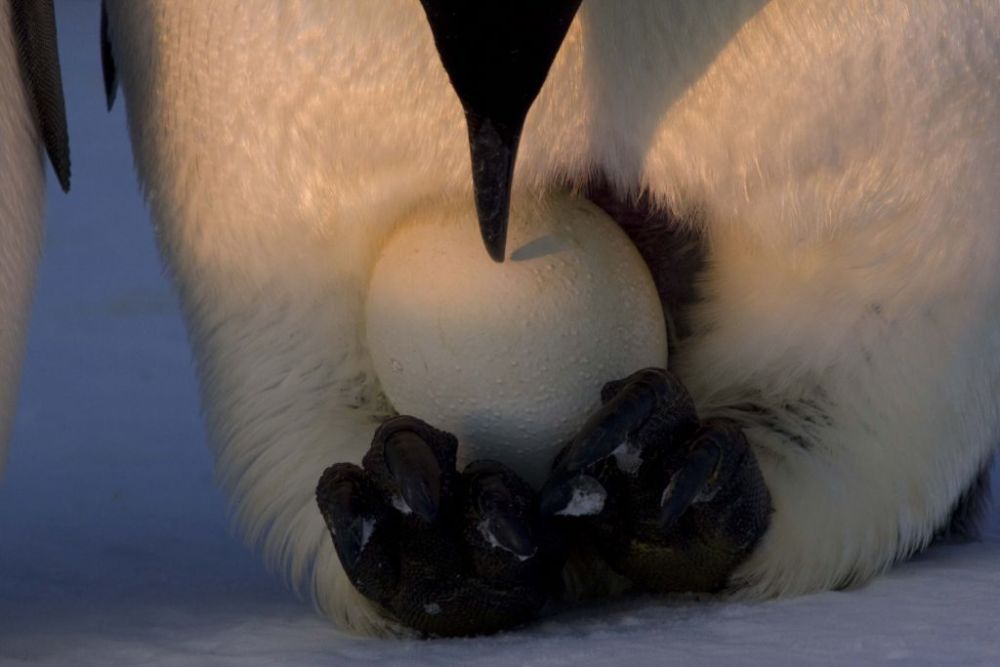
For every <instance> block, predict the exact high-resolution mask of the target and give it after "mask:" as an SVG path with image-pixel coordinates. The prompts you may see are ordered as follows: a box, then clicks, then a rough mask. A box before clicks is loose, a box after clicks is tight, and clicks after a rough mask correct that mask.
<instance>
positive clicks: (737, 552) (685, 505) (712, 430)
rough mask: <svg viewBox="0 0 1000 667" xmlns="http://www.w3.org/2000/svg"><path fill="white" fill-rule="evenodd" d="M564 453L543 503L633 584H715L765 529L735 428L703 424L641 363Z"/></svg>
mask: <svg viewBox="0 0 1000 667" xmlns="http://www.w3.org/2000/svg"><path fill="white" fill-rule="evenodd" d="M601 399H602V407H601V408H599V409H598V411H597V412H596V413H595V414H594V415H593V416H592V417H591V418H590V420H588V422H587V423H586V424H585V425H584V427H583V428H582V429H581V431H580V433H579V434H578V435H577V436H576V437H575V438H574V439H573V440H572V441H571V442H570V443H569V444H568V445H567V446H566V447H565V448H564V449H563V450H562V451H561V452H560V454H559V456H558V457H557V459H556V461H555V464H554V465H553V469H552V473H551V475H550V477H549V479H548V481H547V482H546V484H545V486H544V488H543V489H542V492H541V500H540V511H541V514H542V515H543V517H552V518H553V519H555V520H556V521H558V525H559V526H560V528H561V529H562V532H564V534H565V535H567V537H568V539H569V540H570V541H571V547H570V548H573V546H572V544H573V543H575V544H577V545H578V546H579V547H581V548H586V549H589V550H593V549H594V546H595V545H596V548H597V550H598V552H599V553H600V555H601V556H602V557H603V558H604V559H605V560H606V561H607V562H608V564H609V565H610V566H611V567H612V568H613V569H615V570H616V571H618V572H619V573H621V574H623V575H624V576H626V577H627V578H628V579H629V580H630V581H631V582H632V584H633V585H634V586H635V587H636V588H637V589H639V590H647V591H654V592H680V591H705V592H714V591H718V590H721V589H722V588H724V587H725V586H726V583H727V581H728V579H729V576H730V575H731V574H732V572H733V570H734V569H735V568H736V567H737V566H738V565H739V564H740V563H741V562H743V560H744V559H745V558H746V557H747V556H748V555H749V554H750V552H751V551H752V550H753V548H754V546H755V545H756V543H757V541H758V540H759V539H760V537H761V536H762V535H763V533H764V531H765V530H766V528H767V526H768V523H769V518H770V514H771V506H770V494H769V493H768V490H767V486H766V485H765V483H764V479H763V477H762V475H761V473H760V469H759V468H758V466H757V461H756V458H755V457H754V454H753V452H752V450H751V449H750V447H749V445H748V443H747V441H746V438H745V437H744V435H743V433H742V431H741V429H740V428H739V426H738V425H736V424H735V423H733V422H730V421H727V420H706V421H704V422H702V421H699V419H698V417H697V415H696V413H695V409H694V405H693V403H692V401H691V398H690V396H689V395H688V393H687V390H686V389H685V388H684V386H683V385H682V384H681V383H680V382H679V381H678V380H677V379H676V378H675V377H674V376H673V375H672V374H670V373H669V372H667V371H665V370H661V369H644V370H641V371H638V372H636V373H634V374H632V375H630V376H629V377H627V378H625V379H624V380H620V381H616V382H611V383H608V384H607V385H605V387H604V389H603V390H602V393H601Z"/></svg>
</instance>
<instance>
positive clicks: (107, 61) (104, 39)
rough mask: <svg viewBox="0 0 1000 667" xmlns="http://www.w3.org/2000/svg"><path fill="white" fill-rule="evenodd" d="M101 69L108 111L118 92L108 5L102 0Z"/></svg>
mask: <svg viewBox="0 0 1000 667" xmlns="http://www.w3.org/2000/svg"><path fill="white" fill-rule="evenodd" d="M101 69H103V70H104V99H105V100H106V101H107V103H108V111H111V108H112V107H113V106H114V105H115V95H116V94H117V93H118V70H117V68H116V67H115V58H114V55H112V53H111V40H110V39H108V7H107V4H106V3H105V2H104V0H101Z"/></svg>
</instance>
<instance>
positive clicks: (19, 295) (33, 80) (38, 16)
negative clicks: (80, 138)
mask: <svg viewBox="0 0 1000 667" xmlns="http://www.w3.org/2000/svg"><path fill="white" fill-rule="evenodd" d="M0 91H2V99H0V470H2V469H3V465H4V462H5V460H6V450H7V441H8V439H9V437H10V432H11V426H12V422H13V419H14V405H15V395H16V393H17V385H18V377H19V375H20V368H21V358H22V356H23V353H24V336H25V332H26V329H27V321H28V310H29V306H30V303H31V294H32V290H33V286H34V281H35V270H36V265H37V263H38V257H39V253H40V252H41V242H42V217H43V213H44V204H45V171H44V167H45V163H44V161H43V151H47V152H48V155H49V158H50V159H51V162H52V166H53V168H54V169H55V172H56V176H57V178H58V179H59V183H60V185H61V186H62V188H63V190H68V189H69V176H70V163H69V140H68V134H67V131H66V111H65V105H64V102H63V93H62V77H61V74H60V70H59V53H58V50H57V48H56V24H55V14H54V8H53V6H52V0H5V1H4V2H0Z"/></svg>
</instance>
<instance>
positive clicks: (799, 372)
mask: <svg viewBox="0 0 1000 667" xmlns="http://www.w3.org/2000/svg"><path fill="white" fill-rule="evenodd" d="M108 9H109V17H110V25H111V39H112V42H113V46H114V53H115V57H116V61H117V63H118V67H119V71H120V74H121V80H122V85H123V88H124V91H125V98H126V103H127V106H128V116H129V123H130V129H131V133H132V140H133V146H134V150H135V156H136V163H137V166H138V170H139V172H140V175H141V178H142V182H143V186H144V188H145V192H146V194H147V197H148V199H149V202H150V206H151V208H152V211H153V217H154V221H155V224H156V227H157V230H158V233H159V238H160V242H161V245H162V249H163V252H164V255H165V257H166V260H167V263H168V266H169V267H170V269H171V271H172V273H173V275H174V277H175V280H176V284H177V287H178V289H179V291H180V294H181V296H182V299H183V303H184V308H185V311H186V315H187V318H188V322H189V328H190V332H191V337H192V340H193V343H194V348H195V354H196V356H197V360H198V367H199V370H200V374H201V379H202V390H203V394H204V405H205V410H206V412H207V415H208V421H209V424H210V428H211V433H212V438H213V440H214V443H215V446H216V448H217V449H216V452H217V456H218V470H219V474H220V476H221V478H222V481H223V482H224V483H225V485H226V487H227V488H228V489H229V490H230V492H231V494H232V498H233V503H234V507H235V508H236V513H237V516H238V519H239V522H240V525H241V526H242V527H243V529H244V531H245V532H246V534H247V536H248V537H249V538H250V539H251V540H253V541H254V542H258V543H260V544H262V545H263V548H264V551H265V553H266V555H267V556H268V558H269V559H270V560H271V561H272V562H273V563H275V564H277V565H279V566H280V567H281V568H282V569H283V570H284V571H285V572H287V573H288V575H289V577H290V578H291V579H292V580H293V581H295V582H297V583H304V584H306V585H308V586H309V587H310V588H311V589H312V590H313V591H314V593H315V596H316V600H317V603H318V604H319V606H320V607H321V608H322V609H323V610H324V611H325V612H327V613H328V614H329V615H330V616H332V617H333V618H334V619H335V620H336V621H337V622H339V623H341V624H342V625H345V626H347V627H351V628H354V629H357V630H360V631H365V632H389V631H391V630H392V629H393V628H392V627H391V626H390V625H389V624H388V623H387V622H386V621H385V620H383V619H382V618H380V617H379V616H378V615H377V614H376V613H374V611H373V610H372V609H371V608H370V606H369V605H368V604H367V603H366V602H365V601H363V600H362V599H361V598H360V596H358V595H357V593H356V592H355V591H354V590H353V588H352V587H351V585H350V584H349V583H348V582H347V580H346V578H345V576H344V574H343V572H342V570H341V569H340V566H339V564H338V562H337V559H336V555H335V554H334V551H333V548H332V546H331V544H330V541H329V538H328V537H327V535H326V530H325V527H324V525H323V521H322V519H321V518H320V516H319V513H318V512H317V511H316V509H315V507H314V503H313V497H312V494H313V488H314V485H315V481H316V478H317V476H318V474H319V472H320V471H322V469H323V468H324V467H325V466H326V465H328V464H329V463H331V462H333V461H338V460H354V461H356V460H358V459H360V457H361V455H362V453H363V452H364V451H365V449H366V448H367V446H368V443H369V440H370V437H371V434H372V432H373V431H374V428H375V426H376V425H377V423H378V420H379V418H380V417H381V416H382V415H383V414H384V413H385V411H386V405H385V403H384V401H383V400H382V398H381V395H380V392H379V386H378V378H377V377H376V376H375V374H374V373H373V372H372V368H371V364H370V360H369V358H368V355H367V352H366V350H365V349H364V346H363V337H362V336H361V332H360V330H359V327H360V324H361V319H362V313H363V305H364V292H363V290H364V286H365V284H366V281H367V276H368V273H369V271H370V269H371V266H372V261H373V254H374V252H375V249H376V248H377V247H378V245H379V243H380V241H381V239H383V238H384V237H385V235H386V234H388V233H389V232H390V231H391V230H392V228H393V226H394V224H395V221H397V220H398V219H400V218H401V217H403V216H404V214H405V213H406V212H407V211H409V210H411V209H412V208H413V207H415V206H418V205H422V204H424V203H425V202H427V201H428V200H434V199H436V198H442V197H448V198H466V199H467V200H468V201H470V202H471V192H470V186H471V183H470V179H469V157H468V146H467V144H466V133H465V127H464V122H463V118H462V112H461V108H460V106H459V103H458V101H457V99H456V98H455V95H454V93H453V92H452V90H451V88H450V86H449V84H448V80H447V77H446V76H445V73H444V71H443V70H442V68H441V65H440V63H439V60H438V57H437V54H436V52H435V50H434V46H433V44H432V41H431V35H430V31H429V28H428V27H427V25H426V21H425V20H424V18H423V15H422V13H421V8H420V5H419V3H417V2H415V1H412V0H366V1H365V2H350V1H345V2H327V1H326V0H299V1H296V2H286V1H285V0H240V1H238V2H237V1H236V0H215V1H213V2H210V3H209V2H201V1H199V0H151V1H149V2H142V3H139V2H134V1H133V0H111V1H109V3H108ZM998 32H1000V8H998V7H997V6H996V4H995V3H993V2H991V1H989V0H969V1H967V2H962V3H956V2H944V1H941V2H936V1H933V2H916V1H913V2H907V1H904V0H881V1H880V0H845V1H834V0H770V1H765V0H725V1H719V2H711V3H689V2H684V1H681V0H665V1H663V2H656V3H651V2H642V1H639V0H636V1H621V0H615V1H611V0H607V1H604V2H601V1H598V0H588V2H585V3H584V4H583V7H582V9H581V11H580V14H579V16H578V17H577V19H576V21H575V23H574V25H573V27H572V28H571V30H570V34H569V36H568V37H567V40H566V42H565V43H564V44H563V47H562V50H561V51H560V54H559V56H558V57H557V60H556V62H555V64H554V66H553V68H552V71H551V73H550V76H549V78H548V80H547V82H546V84H545V87H544V88H543V90H542V93H541V95H540V97H539V99H538V100H537V102H536V103H535V105H534V107H533V109H532V111H531V113H530V114H529V116H528V122H527V126H526V128H525V133H524V136H523V139H522V144H521V150H520V154H519V163H518V172H517V182H516V187H517V188H519V189H521V190H528V191H541V190H545V189H547V188H553V187H561V186H562V185H564V184H566V183H570V184H574V183H580V182H581V181H583V180H584V179H585V178H586V177H587V176H588V175H589V174H590V173H592V172H593V171H596V170H600V171H602V172H604V173H605V174H606V175H607V176H608V177H609V178H610V179H611V181H612V182H613V183H614V184H615V185H616V186H617V187H618V188H620V189H621V191H622V193H626V192H636V191H638V190H639V189H645V190H647V191H648V192H649V193H650V194H651V195H652V197H653V198H654V199H655V201H656V202H657V203H659V204H662V205H664V206H669V207H670V208H672V209H673V210H674V211H676V212H679V213H681V214H682V215H683V216H684V217H686V218H687V219H689V220H692V221H693V222H692V224H697V225H699V227H700V228H701V230H702V231H703V232H704V233H705V235H706V236H707V238H708V240H709V244H710V256H709V264H708V267H707V269H706V271H705V273H704V275H703V276H702V278H701V280H702V288H703V289H702V295H703V296H704V297H705V299H704V301H703V302H702V303H701V305H700V306H699V307H698V309H697V312H696V313H695V317H694V322H693V324H694V334H693V335H692V336H691V337H690V338H689V339H688V340H687V341H686V343H685V345H684V347H683V348H682V349H680V350H679V351H678V353H677V354H676V355H674V356H672V357H671V363H672V365H673V367H674V368H675V370H677V371H678V372H680V374H681V375H682V377H683V379H684V381H685V382H686V383H687V385H688V386H689V388H691V390H692V392H693V394H694V396H695V399H696V403H697V404H698V406H699V410H700V411H701V412H702V413H703V414H705V415H708V414H727V415H731V416H734V417H736V418H738V419H740V420H741V421H742V422H743V423H744V424H745V425H746V427H747V433H748V436H749V438H750V439H751V441H752V444H753V446H754V448H755V451H756V453H757V456H758V459H759V461H760V464H761V466H762V470H763V472H764V475H765V478H766V480H767V483H768V486H769V488H770V490H771V494H772V497H773V501H774V506H775V513H774V516H773V520H772V525H771V527H770V529H769V531H768V533H767V535H766V536H765V539H764V541H763V543H762V544H761V545H760V546H759V547H758V549H757V550H756V552H755V553H754V555H753V556H752V558H751V559H750V560H749V561H748V562H747V563H746V564H745V565H744V566H743V567H742V568H741V569H740V571H739V572H738V573H737V574H736V576H735V577H734V580H733V584H734V590H735V591H736V592H737V593H738V594H743V595H747V596H769V595H785V594H793V593H801V592H805V591H811V590H817V589H823V588H829V587H832V586H839V585H843V584H846V583H858V582H863V581H865V580H867V579H868V578H870V577H871V576H873V575H874V574H876V573H877V572H879V571H880V570H882V569H883V568H885V567H887V566H888V565H889V564H890V563H892V562H893V561H894V560H895V559H897V558H900V557H903V556H905V555H907V554H909V553H910V552H912V551H913V550H914V549H917V548H919V547H921V546H923V545H925V544H926V543H927V542H928V541H929V540H930V539H931V537H932V535H933V534H934V532H935V530H936V529H937V528H939V527H940V526H941V525H942V523H943V522H944V521H945V520H946V518H947V516H948V515H949V513H950V511H951V509H952V507H953V506H954V504H955V503H956V502H957V499H958V497H959V495H960V493H961V492H962V491H963V490H964V489H965V488H966V487H967V486H968V485H969V484H970V482H971V481H972V479H973V478H974V477H975V475H976V474H977V473H978V472H979V471H980V469H981V468H982V467H983V466H984V464H985V462H986V461H987V460H988V457H989V456H990V453H991V452H992V450H993V448H994V445H995V444H996V443H997V441H998V438H1000V433H998V430H1000V414H998V409H997V404H998V403H997V399H996V397H997V394H998V384H1000V326H998V325H1000V322H998V321H997V320H998V318H1000V224H998V223H1000V196H998V194H997V192H998V188H997V186H998V185H1000V184H998V182H997V181H998V178H1000V177H998V174H1000V75H998V72H1000V40H997V38H996V35H997V34H998ZM470 205H471V204H470Z"/></svg>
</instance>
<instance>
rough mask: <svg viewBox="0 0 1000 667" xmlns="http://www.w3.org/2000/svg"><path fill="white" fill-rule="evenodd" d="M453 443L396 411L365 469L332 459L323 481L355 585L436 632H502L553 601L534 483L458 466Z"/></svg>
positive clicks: (393, 613)
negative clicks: (335, 462)
mask: <svg viewBox="0 0 1000 667" xmlns="http://www.w3.org/2000/svg"><path fill="white" fill-rule="evenodd" d="M457 447H458V443H457V441H456V439H455V437H454V436H452V435H451V434H449V433H445V432H443V431H439V430H437V429H435V428H433V427H432V426H430V425H428V424H426V423H425V422H423V421H420V420H419V419H416V418H414V417H408V416H403V417H396V418H394V419H392V420H389V421H388V422H386V423H384V424H383V425H382V426H381V427H380V428H379V429H378V431H377V432H376V433H375V437H374V439H373V441H372V445H371V448H370V449H369V451H368V453H367V454H366V455H365V457H364V460H363V461H362V466H361V467H359V466H356V465H353V464H349V463H338V464H336V465H333V466H331V467H330V468H328V469H327V470H326V471H325V472H324V473H323V475H322V477H321V479H320V481H319V484H318V486H317V489H316V500H317V502H318V504H319V508H320V511H321V512H322V514H323V518H324V519H325V521H326V525H327V527H328V528H329V530H330V534H331V536H332V538H333V543H334V545H335V547H336V550H337V554H338V556H339V557H340V561H341V563H342V564H343V566H344V570H345V571H346V573H347V575H348V577H349V578H350V580H351V582H352V583H353V584H354V586H355V587H356V588H357V589H358V591H360V592H361V593H362V594H363V595H364V596H365V597H367V598H368V599H370V600H372V601H373V602H375V603H376V604H378V605H379V606H380V607H381V608H382V609H383V610H384V612H385V613H386V614H387V615H389V616H390V617H392V618H394V619H395V620H397V621H399V622H400V623H402V624H403V625H406V626H409V627H411V628H414V629H416V630H418V631H420V632H423V633H426V634H431V635H471V634H481V633H490V632H495V631H497V630H500V629H503V628H506V627H510V626H513V625H517V624H520V623H523V622H525V621H527V620H530V619H531V618H532V617H533V616H534V615H535V613H536V612H538V610H539V609H540V608H541V607H542V606H543V605H544V603H545V602H546V600H547V598H548V593H547V591H546V588H545V585H544V582H545V581H546V578H545V576H544V575H545V574H546V572H545V571H544V570H545V567H546V566H545V564H544V561H545V558H544V554H543V551H545V550H544V549H542V548H540V536H541V535H542V532H543V531H540V530H539V527H538V525H537V503H536V498H535V494H534V492H533V490H532V489H531V487H530V486H529V485H528V484H527V483H526V482H524V481H523V480H521V479H520V478H519V477H518V476H517V475H516V474H514V473H513V472H512V471H511V470H510V469H508V468H507V467H505V466H503V465H502V464H500V463H497V462H495V461H486V460H483V461H475V462H473V463H470V464H469V465H468V466H467V467H466V468H465V470H464V471H462V472H461V473H459V472H458V471H456V469H455V458H456V450H457ZM556 578H557V577H556ZM550 580H551V577H550Z"/></svg>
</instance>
